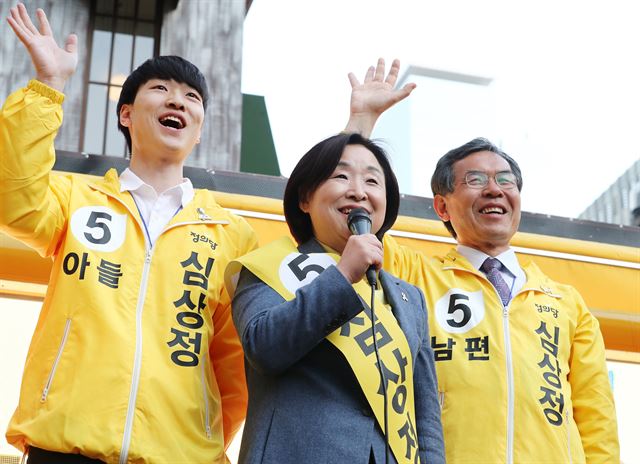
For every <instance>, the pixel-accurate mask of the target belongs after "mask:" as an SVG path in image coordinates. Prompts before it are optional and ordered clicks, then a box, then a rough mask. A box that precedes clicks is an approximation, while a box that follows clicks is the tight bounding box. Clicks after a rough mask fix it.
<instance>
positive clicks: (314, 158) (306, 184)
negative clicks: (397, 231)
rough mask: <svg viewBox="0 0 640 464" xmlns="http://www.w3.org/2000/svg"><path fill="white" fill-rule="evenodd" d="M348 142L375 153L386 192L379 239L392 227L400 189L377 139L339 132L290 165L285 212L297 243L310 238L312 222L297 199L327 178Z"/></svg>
mask: <svg viewBox="0 0 640 464" xmlns="http://www.w3.org/2000/svg"><path fill="white" fill-rule="evenodd" d="M347 145H362V146H363V147H365V148H366V149H367V150H369V151H370V152H371V153H373V156H375V158H376V160H377V161H378V163H380V167H382V171H383V173H384V181H385V187H386V192H387V210H386V213H385V217H384V222H383V224H382V227H380V230H379V231H378V232H377V233H376V234H375V235H376V236H377V237H378V239H379V240H382V237H383V235H384V234H385V232H387V230H389V229H390V228H391V226H392V225H393V223H394V222H395V221H396V218H397V217H398V210H399V208H400V190H399V188H398V180H397V179H396V176H395V174H394V173H393V170H392V169H391V164H390V163H389V158H388V157H387V154H386V153H385V151H384V149H382V147H380V146H379V145H378V144H377V143H375V142H374V141H372V140H369V139H367V138H365V137H363V136H361V135H360V134H357V133H352V134H344V133H341V134H338V135H334V136H332V137H329V138H327V139H325V140H322V141H321V142H319V143H317V144H316V145H315V146H314V147H313V148H311V150H309V151H308V152H307V153H306V154H305V155H304V156H303V157H302V158H301V159H300V161H299V162H298V164H297V165H296V167H295V168H294V169H293V172H292V173H291V176H290V177H289V181H288V182H287V186H286V187H285V191H284V201H283V204H284V215H285V217H286V219H287V224H288V226H289V230H290V231H291V235H293V237H294V238H295V239H296V241H297V242H298V243H304V242H306V241H307V240H309V239H311V238H312V237H313V236H314V234H313V226H312V224H311V217H310V216H309V214H308V213H305V212H304V211H302V210H301V209H300V202H303V201H307V200H308V199H309V197H310V196H311V195H312V194H313V193H314V192H315V191H316V189H317V188H318V187H319V186H320V185H321V184H322V183H323V182H324V181H325V180H327V179H328V178H329V177H330V176H331V174H332V173H333V171H334V170H335V168H336V166H338V163H339V162H340V159H341V158H342V153H343V152H344V150H345V148H346V147H347Z"/></svg>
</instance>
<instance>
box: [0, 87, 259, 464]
mask: <svg viewBox="0 0 640 464" xmlns="http://www.w3.org/2000/svg"><path fill="white" fill-rule="evenodd" d="M62 98H63V96H62V94H60V93H58V92H56V91H54V90H53V89H50V88H48V87H46V86H45V85H44V84H41V83H39V82H37V81H31V82H30V83H29V86H28V88H25V89H22V90H19V91H17V92H15V93H13V94H12V95H11V96H10V97H9V98H8V100H7V101H6V103H5V105H4V107H3V109H2V113H1V114H0V154H1V155H0V156H1V162H2V168H1V169H0V202H1V203H0V230H2V231H3V232H5V233H7V234H9V235H11V236H13V237H15V238H17V239H19V240H21V241H23V242H24V243H26V244H27V245H29V246H31V247H33V248H34V249H36V250H37V251H38V252H39V253H40V254H41V255H42V256H51V257H52V258H53V260H54V263H53V268H52V273H51V277H50V281H49V286H48V290H47V294H46V297H45V300H44V303H43V306H42V310H41V312H40V316H39V319H38V323H37V326H36V329H35V333H34V335H33V338H32V340H31V345H30V347H29V352H28V356H27V360H26V364H25V370H24V376H23V381H22V386H21V390H20V402H19V405H18V407H17V409H16V412H15V414H14V416H13V418H12V419H11V422H10V424H9V428H8V430H7V440H8V441H9V442H10V443H11V444H13V445H14V446H16V447H18V448H19V449H24V448H25V446H27V445H33V446H37V447H40V448H44V449H48V450H52V451H59V452H64V453H81V454H84V455H86V456H89V457H92V458H97V459H101V460H104V461H106V462H109V463H114V462H136V463H142V462H149V463H164V462H189V463H196V462H197V463H200V462H202V463H204V462H209V463H218V462H225V461H227V459H226V456H225V448H226V445H228V443H229V442H230V440H231V439H232V437H233V435H234V434H235V432H236V431H237V429H238V428H239V427H240V425H241V423H242V421H243V419H244V417H245V413H246V404H247V392H246V385H245V380H244V365H243V355H242V350H241V345H240V342H239V340H238V337H237V334H236V331H235V328H234V326H233V321H232V319H231V312H230V299H229V295H228V294H227V291H226V289H225V287H224V280H223V279H224V269H225V267H226V265H227V263H229V262H230V261H232V260H233V259H235V258H236V257H238V256H241V255H244V254H245V253H247V252H249V251H251V250H252V249H254V248H255V247H256V245H257V240H256V237H255V233H254V232H253V231H252V229H251V228H250V227H249V225H248V224H247V223H246V221H245V220H244V219H242V218H239V217H237V216H235V215H233V214H231V213H229V212H228V211H226V210H225V209H223V208H222V207H220V206H219V205H218V204H216V202H215V200H214V198H213V195H212V193H211V192H209V191H206V190H197V191H196V193H195V196H194V198H193V200H192V201H191V202H190V203H189V204H188V205H187V206H186V207H185V208H184V209H182V210H180V211H179V212H178V213H177V214H176V215H175V216H174V218H173V219H172V220H171V221H170V223H169V224H168V225H167V226H166V228H165V229H164V231H163V232H162V234H161V235H160V236H159V238H158V239H157V241H156V243H155V245H154V246H153V247H152V248H149V247H148V245H147V244H146V241H145V232H144V228H143V225H142V222H141V219H140V216H139V214H138V212H137V208H136V206H135V204H134V202H133V199H132V197H131V195H130V194H128V193H126V192H124V193H121V192H120V185H119V181H118V177H117V173H116V172H115V170H113V169H112V170H110V171H109V172H108V173H107V174H106V175H105V177H104V179H101V180H97V181H87V180H86V179H83V178H81V177H80V176H76V175H52V174H51V173H50V171H51V167H52V166H53V162H54V149H53V139H54V137H55V134H56V132H57V129H58V127H59V126H60V124H61V120H62V110H61V106H60V104H61V102H62ZM4 330H9V329H8V328H4Z"/></svg>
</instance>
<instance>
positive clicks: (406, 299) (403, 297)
mask: <svg viewBox="0 0 640 464" xmlns="http://www.w3.org/2000/svg"><path fill="white" fill-rule="evenodd" d="M400 293H401V294H402V299H403V300H404V301H409V298H407V294H406V293H405V292H400Z"/></svg>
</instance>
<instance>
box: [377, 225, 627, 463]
mask: <svg viewBox="0 0 640 464" xmlns="http://www.w3.org/2000/svg"><path fill="white" fill-rule="evenodd" d="M384 247H385V257H384V263H385V269H386V270H388V271H389V272H391V273H393V274H395V275H397V276H398V277H399V278H401V279H404V280H406V281H408V282H410V283H412V284H414V285H416V286H418V287H419V288H421V289H422V291H423V292H424V294H425V297H426V300H427V308H428V317H429V329H430V336H431V346H432V348H433V350H434V358H435V361H436V362H435V364H436V372H437V378H438V392H439V395H440V403H441V407H442V426H443V430H444V439H445V451H446V457H447V462H448V463H449V464H455V463H525V462H526V463H533V462H535V463H584V462H587V463H590V464H591V463H617V462H619V461H620V451H619V445H618V434H617V422H616V413H615V407H614V403H613V396H612V392H611V388H610V385H609V379H608V373H607V368H606V362H605V352H604V342H603V340H602V335H601V333H600V329H599V325H598V321H597V319H596V318H595V317H594V316H593V315H592V314H591V313H590V312H589V310H588V308H587V306H586V305H585V303H584V301H583V299H582V298H581V296H580V295H579V294H578V292H577V291H576V290H575V289H574V288H573V287H571V286H569V285H563V284H559V283H556V282H554V281H552V280H551V279H549V278H548V277H547V276H545V275H544V274H543V273H542V272H541V271H540V269H539V268H538V267H537V266H536V265H535V264H533V263H527V264H525V265H524V266H523V270H524V272H525V274H526V276H527V281H526V283H525V284H524V287H523V288H522V290H521V291H520V292H518V293H517V294H516V295H514V296H513V299H512V300H511V302H510V303H509V306H508V307H507V308H503V306H502V302H501V301H500V299H499V296H498V293H497V292H496V290H495V289H494V288H493V286H492V284H491V283H490V282H489V281H488V280H487V279H486V277H485V276H484V274H482V273H481V272H479V271H477V270H476V269H475V268H473V266H471V264H470V263H469V262H468V261H467V260H466V259H465V258H464V257H463V256H462V255H460V254H459V253H458V252H457V251H456V250H455V249H452V250H451V251H450V252H449V253H448V254H447V255H446V256H442V257H436V258H432V259H429V258H427V257H425V256H424V255H422V254H421V253H418V252H415V251H413V250H411V249H409V248H407V247H402V246H399V245H398V243H397V242H396V241H395V240H394V239H393V238H392V237H385V241H384Z"/></svg>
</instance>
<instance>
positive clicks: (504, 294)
mask: <svg viewBox="0 0 640 464" xmlns="http://www.w3.org/2000/svg"><path fill="white" fill-rule="evenodd" d="M501 267H502V263H501V262H500V260H498V259H495V258H487V259H486V260H485V261H484V263H482V266H480V270H481V271H482V272H484V273H485V274H486V275H487V279H489V282H491V283H492V284H493V286H494V287H495V289H496V290H497V291H498V295H500V299H501V300H502V305H503V306H507V305H508V304H509V297H510V296H511V291H510V290H509V287H508V286H507V283H506V282H505V281H504V279H503V278H502V274H500V268H501Z"/></svg>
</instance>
